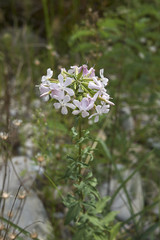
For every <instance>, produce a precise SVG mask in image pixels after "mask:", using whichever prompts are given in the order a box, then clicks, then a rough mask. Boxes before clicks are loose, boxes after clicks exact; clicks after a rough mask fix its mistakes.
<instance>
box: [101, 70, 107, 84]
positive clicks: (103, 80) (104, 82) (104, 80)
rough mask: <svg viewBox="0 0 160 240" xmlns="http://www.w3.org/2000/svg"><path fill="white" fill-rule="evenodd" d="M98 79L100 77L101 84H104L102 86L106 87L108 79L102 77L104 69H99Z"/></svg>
mask: <svg viewBox="0 0 160 240" xmlns="http://www.w3.org/2000/svg"><path fill="white" fill-rule="evenodd" d="M99 72H100V77H101V80H102V82H103V84H104V86H106V85H107V83H108V78H106V77H104V75H103V73H104V69H100V71H99Z"/></svg>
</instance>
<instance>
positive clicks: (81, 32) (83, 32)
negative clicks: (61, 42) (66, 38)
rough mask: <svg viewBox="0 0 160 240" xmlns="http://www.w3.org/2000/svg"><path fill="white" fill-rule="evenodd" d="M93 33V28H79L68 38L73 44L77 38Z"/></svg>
mask: <svg viewBox="0 0 160 240" xmlns="http://www.w3.org/2000/svg"><path fill="white" fill-rule="evenodd" d="M95 33H96V31H95V30H90V29H81V30H79V31H75V34H73V35H72V36H71V38H70V43H71V44H73V43H74V42H75V41H76V40H77V39H81V38H84V37H89V36H93V35H95Z"/></svg>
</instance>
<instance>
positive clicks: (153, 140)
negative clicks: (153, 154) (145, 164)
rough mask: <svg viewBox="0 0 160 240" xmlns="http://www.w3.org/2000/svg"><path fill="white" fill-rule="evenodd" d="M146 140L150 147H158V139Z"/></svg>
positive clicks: (159, 146) (159, 143)
mask: <svg viewBox="0 0 160 240" xmlns="http://www.w3.org/2000/svg"><path fill="white" fill-rule="evenodd" d="M147 142H148V144H149V145H150V147H152V148H155V149H160V142H159V141H158V139H154V138H148V139H147Z"/></svg>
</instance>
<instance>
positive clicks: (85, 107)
mask: <svg viewBox="0 0 160 240" xmlns="http://www.w3.org/2000/svg"><path fill="white" fill-rule="evenodd" d="M73 103H74V104H75V105H76V107H77V108H79V110H74V111H73V112H72V113H73V114H74V115H78V114H79V113H82V117H83V118H85V117H87V116H88V115H89V113H88V111H89V110H90V109H91V108H93V106H94V99H93V98H91V97H90V96H88V97H84V98H83V99H82V101H81V102H80V101H78V100H73Z"/></svg>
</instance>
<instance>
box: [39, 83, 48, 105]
mask: <svg viewBox="0 0 160 240" xmlns="http://www.w3.org/2000/svg"><path fill="white" fill-rule="evenodd" d="M39 91H40V94H41V95H40V97H42V99H43V100H44V101H45V102H46V101H48V100H49V94H50V88H49V86H47V85H44V84H41V85H40V86H39Z"/></svg>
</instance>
